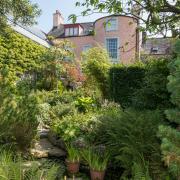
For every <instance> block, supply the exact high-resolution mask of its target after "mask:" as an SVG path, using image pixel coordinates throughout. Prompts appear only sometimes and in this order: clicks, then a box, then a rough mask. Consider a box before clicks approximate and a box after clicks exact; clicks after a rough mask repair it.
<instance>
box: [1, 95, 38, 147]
mask: <svg viewBox="0 0 180 180" xmlns="http://www.w3.org/2000/svg"><path fill="white" fill-rule="evenodd" d="M38 113H39V107H38V100H37V98H36V97H35V94H32V93H31V94H29V95H23V96H20V95H13V94H12V95H10V96H9V97H6V98H5V99H4V101H3V103H2V104H1V107H0V119H1V121H0V133H1V137H0V140H1V141H2V142H3V143H15V144H17V146H18V148H20V149H21V150H24V149H26V148H27V147H29V146H30V144H31V141H32V139H33V138H34V137H35V135H36V132H37V126H38V124H39V122H38V117H37V116H38Z"/></svg>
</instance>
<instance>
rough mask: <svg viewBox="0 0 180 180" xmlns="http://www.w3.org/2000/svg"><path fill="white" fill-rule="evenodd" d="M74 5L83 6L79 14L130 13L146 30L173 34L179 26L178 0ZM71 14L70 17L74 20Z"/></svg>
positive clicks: (122, 0) (96, 1)
mask: <svg viewBox="0 0 180 180" xmlns="http://www.w3.org/2000/svg"><path fill="white" fill-rule="evenodd" d="M76 6H78V7H80V6H83V7H84V8H85V10H84V11H83V12H82V13H81V15H83V16H85V15H89V14H92V13H104V12H107V13H114V14H124V15H132V16H134V17H137V18H138V19H140V20H141V22H142V23H143V24H145V27H146V30H148V31H150V32H152V31H154V32H161V33H163V34H166V33H167V32H168V31H169V30H172V31H173V34H174V35H177V33H179V28H180V0H84V1H83V2H82V1H77V2H76ZM76 18H77V16H76V15H74V14H72V15H71V16H70V19H73V20H74V21H75V20H76Z"/></svg>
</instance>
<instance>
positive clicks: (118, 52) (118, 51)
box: [105, 37, 120, 64]
mask: <svg viewBox="0 0 180 180" xmlns="http://www.w3.org/2000/svg"><path fill="white" fill-rule="evenodd" d="M108 39H117V58H111V57H110V58H111V62H112V63H114V64H117V63H119V62H120V50H119V47H120V42H119V37H106V38H105V47H106V50H107V52H108V46H107V40H108ZM108 54H109V52H108Z"/></svg>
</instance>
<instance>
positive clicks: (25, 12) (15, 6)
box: [0, 0, 40, 28]
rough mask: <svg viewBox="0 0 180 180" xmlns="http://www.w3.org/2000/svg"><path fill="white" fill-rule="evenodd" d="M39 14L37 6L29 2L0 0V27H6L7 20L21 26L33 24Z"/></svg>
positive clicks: (26, 0) (25, 0)
mask: <svg viewBox="0 0 180 180" xmlns="http://www.w3.org/2000/svg"><path fill="white" fill-rule="evenodd" d="M39 14H40V10H39V9H38V6H37V4H32V3H31V1H30V0H1V1H0V27H1V28H2V27H4V25H6V23H7V20H8V19H11V20H12V21H13V22H20V23H22V24H32V23H35V20H34V18H35V17H36V16H37V15H39Z"/></svg>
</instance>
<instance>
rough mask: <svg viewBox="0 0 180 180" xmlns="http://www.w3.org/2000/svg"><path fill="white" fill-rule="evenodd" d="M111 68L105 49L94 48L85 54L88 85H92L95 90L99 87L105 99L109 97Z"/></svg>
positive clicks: (84, 70) (84, 60)
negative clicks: (109, 73)
mask: <svg viewBox="0 0 180 180" xmlns="http://www.w3.org/2000/svg"><path fill="white" fill-rule="evenodd" d="M109 68H110V60H109V57H108V54H107V51H106V50H105V49H103V48H101V47H94V48H91V49H89V50H88V51H87V52H85V53H84V54H83V72H84V73H85V75H86V78H87V83H88V84H91V86H92V87H93V88H95V87H97V88H98V89H99V90H100V92H101V93H102V97H103V98H107V97H108V90H109V87H108V72H109ZM94 86H95V87H94ZM94 90H95V89H94Z"/></svg>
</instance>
